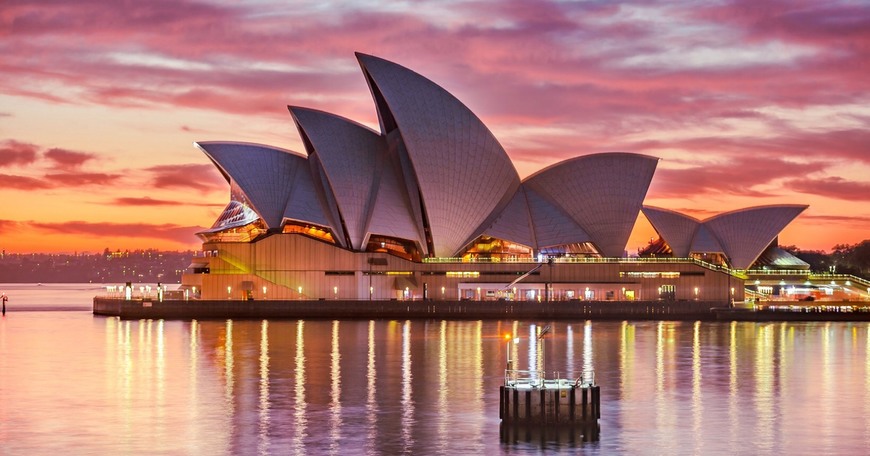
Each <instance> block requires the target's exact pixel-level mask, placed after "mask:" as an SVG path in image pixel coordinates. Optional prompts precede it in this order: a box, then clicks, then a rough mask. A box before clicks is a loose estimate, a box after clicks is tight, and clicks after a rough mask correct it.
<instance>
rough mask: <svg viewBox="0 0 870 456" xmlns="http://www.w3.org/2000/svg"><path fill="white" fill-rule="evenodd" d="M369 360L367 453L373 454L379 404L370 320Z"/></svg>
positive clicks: (372, 330)
mask: <svg viewBox="0 0 870 456" xmlns="http://www.w3.org/2000/svg"><path fill="white" fill-rule="evenodd" d="M368 332H369V334H368V360H367V362H366V422H367V423H368V433H367V434H366V453H370V452H373V451H374V449H375V443H376V440H375V439H376V438H377V427H376V424H377V418H378V403H377V401H376V394H375V393H376V391H377V389H376V385H377V383H376V382H375V381H376V380H377V375H376V374H375V321H374V320H369V331H368Z"/></svg>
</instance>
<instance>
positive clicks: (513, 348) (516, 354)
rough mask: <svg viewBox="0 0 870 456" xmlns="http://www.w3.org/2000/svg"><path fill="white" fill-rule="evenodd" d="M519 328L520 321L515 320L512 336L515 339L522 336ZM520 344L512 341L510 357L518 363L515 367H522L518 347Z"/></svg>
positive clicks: (512, 326)
mask: <svg viewBox="0 0 870 456" xmlns="http://www.w3.org/2000/svg"><path fill="white" fill-rule="evenodd" d="M519 330H520V322H518V321H516V320H514V322H513V324H512V325H511V337H512V338H513V339H519V338H520V335H519V334H518V332H519ZM519 344H520V343H519V342H517V343H511V356H510V358H511V360H514V361H513V362H515V363H516V365H514V369H521V367H520V366H519V363H520V347H518V345H519Z"/></svg>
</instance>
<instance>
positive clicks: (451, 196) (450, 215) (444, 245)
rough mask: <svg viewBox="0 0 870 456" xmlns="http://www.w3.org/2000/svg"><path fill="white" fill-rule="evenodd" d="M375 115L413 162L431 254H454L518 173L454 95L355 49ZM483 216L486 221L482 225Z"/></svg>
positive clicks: (501, 202)
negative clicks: (398, 135) (397, 135)
mask: <svg viewBox="0 0 870 456" xmlns="http://www.w3.org/2000/svg"><path fill="white" fill-rule="evenodd" d="M357 59H358V60H359V63H360V66H361V67H362V69H363V72H364V73H365V75H366V79H367V81H368V82H369V86H370V88H371V90H372V95H373V97H374V98H375V104H376V106H377V108H378V114H379V118H380V119H381V128H382V130H384V131H383V132H382V133H384V134H385V135H386V134H389V133H391V132H392V130H395V129H398V130H399V131H400V132H401V137H402V140H403V142H404V145H405V149H406V151H407V156H408V157H409V159H410V162H411V164H412V166H413V173H414V176H413V177H414V178H415V179H416V182H417V183H418V185H419V189H420V194H421V197H422V200H423V206H424V213H425V215H426V217H425V220H424V222H425V224H426V225H427V226H428V227H429V230H430V232H431V237H432V243H433V247H434V254H435V255H436V256H442V257H445V256H453V255H455V254H457V253H458V252H459V250H460V249H461V248H462V247H463V246H464V245H465V244H466V243H468V242H470V241H471V240H472V239H473V238H475V237H476V236H478V235H479V234H481V232H482V231H483V229H484V228H486V227H487V226H489V224H490V223H491V221H492V219H494V217H495V216H496V215H498V214H497V213H498V212H500V210H501V209H502V208H503V207H504V206H506V205H507V203H508V202H510V199H511V198H512V197H513V196H514V193H515V191H516V189H517V187H518V186H519V177H518V175H517V172H516V170H515V169H514V166H513V163H511V161H510V159H509V158H508V156H507V154H506V153H505V151H504V149H502V147H501V145H500V144H499V143H498V141H497V140H496V139H495V137H494V136H493V135H492V133H491V132H490V131H489V129H488V128H486V126H485V125H484V124H483V123H482V122H481V121H480V119H479V118H478V117H477V116H475V115H474V113H472V112H471V111H470V110H469V109H468V108H467V107H466V106H465V105H463V104H462V102H460V101H459V100H457V99H456V98H455V97H454V96H453V95H451V94H450V93H448V92H447V91H446V90H444V89H443V88H441V87H439V86H438V85H436V84H435V83H433V82H432V81H430V80H428V79H426V78H424V77H423V76H421V75H419V74H417V73H415V72H413V71H411V70H409V69H407V68H405V67H402V66H400V65H397V64H395V63H393V62H389V61H387V60H384V59H381V58H378V57H374V56H370V55H365V54H360V53H357ZM488 221H489V223H487V222H488Z"/></svg>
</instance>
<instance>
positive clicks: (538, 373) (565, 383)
mask: <svg viewBox="0 0 870 456" xmlns="http://www.w3.org/2000/svg"><path fill="white" fill-rule="evenodd" d="M552 374H553V377H552V378H547V375H546V373H545V372H544V371H542V370H516V369H506V370H505V371H504V384H505V386H511V387H515V388H540V389H544V388H572V387H578V386H579V387H584V386H594V385H595V371H593V370H584V371H581V372H580V375H578V376H577V377H574V376H573V375H569V376H567V378H562V373H561V372H553V373H552Z"/></svg>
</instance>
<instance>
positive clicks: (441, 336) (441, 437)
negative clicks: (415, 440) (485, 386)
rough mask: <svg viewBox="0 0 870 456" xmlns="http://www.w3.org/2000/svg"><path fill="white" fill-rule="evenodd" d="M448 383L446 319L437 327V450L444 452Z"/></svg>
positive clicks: (447, 417) (446, 429)
mask: <svg viewBox="0 0 870 456" xmlns="http://www.w3.org/2000/svg"><path fill="white" fill-rule="evenodd" d="M449 391H450V384H449V383H448V382H447V321H446V320H441V325H440V327H439V328H438V452H439V454H444V453H445V452H446V451H447V443H448V442H449V438H450V436H449V426H448V419H449V412H450V408H449V407H448V406H447V396H448V394H449Z"/></svg>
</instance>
